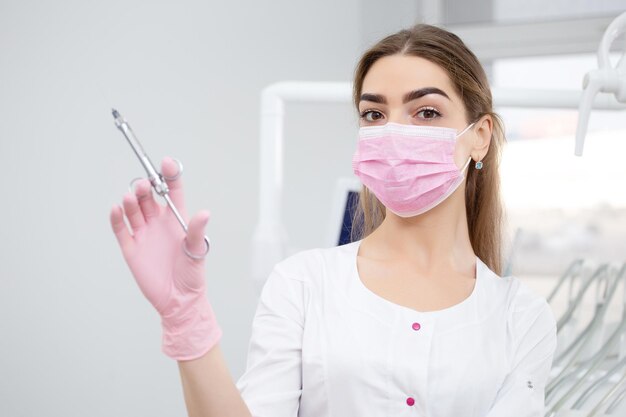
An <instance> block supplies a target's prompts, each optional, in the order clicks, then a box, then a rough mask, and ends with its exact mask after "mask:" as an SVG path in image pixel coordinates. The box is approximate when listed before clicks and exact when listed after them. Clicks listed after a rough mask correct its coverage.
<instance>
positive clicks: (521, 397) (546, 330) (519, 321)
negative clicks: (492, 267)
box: [486, 287, 557, 417]
mask: <svg viewBox="0 0 626 417" xmlns="http://www.w3.org/2000/svg"><path fill="white" fill-rule="evenodd" d="M521 292H523V293H525V294H524V295H522V296H520V297H519V298H520V300H518V303H517V306H514V308H512V311H511V313H510V316H509V331H510V333H511V335H512V340H513V343H512V345H511V347H512V358H513V360H512V364H511V365H512V366H511V372H510V373H509V374H508V375H507V377H506V378H505V380H504V382H503V384H502V387H501V388H500V390H499V391H498V394H497V395H496V399H495V401H494V403H493V405H492V407H491V409H490V411H489V412H488V413H487V415H486V417H509V416H512V415H515V416H517V417H543V415H544V412H545V411H544V409H545V387H546V382H547V380H548V377H549V374H550V369H551V367H552V359H553V357H554V352H555V350H556V341H557V335H556V320H555V318H554V314H553V312H552V309H551V308H550V305H549V304H548V303H547V302H546V301H545V299H542V298H539V297H537V296H534V295H531V294H530V292H529V291H528V289H527V288H525V287H523V288H522V291H521Z"/></svg>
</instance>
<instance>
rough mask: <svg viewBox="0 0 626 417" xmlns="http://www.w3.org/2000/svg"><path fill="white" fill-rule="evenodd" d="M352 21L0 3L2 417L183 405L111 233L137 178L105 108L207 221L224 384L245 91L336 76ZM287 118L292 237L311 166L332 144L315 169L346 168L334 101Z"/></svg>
mask: <svg viewBox="0 0 626 417" xmlns="http://www.w3.org/2000/svg"><path fill="white" fill-rule="evenodd" d="M359 16H360V15H359V12H358V1H357V0H349V1H341V2H336V1H331V0H321V1H316V2H305V1H293V0H291V1H290V0H280V1H276V0H273V1H264V2H259V1H245V2H226V1H221V2H208V1H192V0H187V1H178V2H154V1H153V2H149V1H134V2H128V1H119V0H111V1H107V2H96V1H77V0H74V1H72V0H65V1H63V2H43V1H41V2H32V1H17V0H3V1H2V2H1V3H0V163H1V169H2V171H3V173H4V175H3V177H4V179H3V181H2V182H3V185H2V188H3V197H2V204H0V218H2V227H1V229H0V230H1V232H0V245H1V246H0V254H1V255H0V256H1V261H0V415H1V416H43V415H45V416H64V417H67V416H93V417H95V416H136V415H150V416H171V415H184V414H185V412H184V403H183V399H182V390H181V387H180V382H179V376H178V369H177V366H176V363H175V362H174V361H172V360H170V359H169V358H167V357H166V356H164V355H163V354H162V353H161V351H160V335H161V330H160V323H159V319H158V316H157V314H156V313H155V312H154V311H153V309H152V307H151V306H150V305H149V303H148V302H147V301H146V300H145V299H144V298H143V296H142V295H141V293H140V291H139V290H138V288H137V286H136V284H135V282H134V280H133V278H132V276H131V275H130V273H129V272H128V270H127V268H126V265H125V264H124V262H123V260H122V257H121V255H120V253H119V250H118V247H117V244H116V242H115V239H114V237H113V234H112V233H111V231H110V227H109V220H108V213H109V210H110V207H111V205H112V204H113V203H115V202H121V197H122V195H123V193H124V192H125V191H126V187H127V184H128V181H129V180H130V179H132V178H133V177H135V176H137V175H142V171H141V168H140V166H139V164H138V162H137V160H136V158H135V156H134V155H133V154H132V152H131V150H130V148H129V147H128V145H127V144H126V143H125V140H124V139H123V137H122V136H121V134H120V133H119V132H118V131H117V130H116V129H115V127H114V125H113V121H112V118H111V115H110V108H111V107H112V106H115V107H116V108H118V109H119V110H120V111H121V112H122V114H123V115H124V116H125V117H126V118H127V119H128V120H129V122H130V123H131V125H132V126H133V128H134V130H135V132H136V133H137V135H138V137H139V138H140V140H142V142H143V144H144V147H145V148H146V150H147V151H148V153H149V154H150V155H151V157H152V159H153V160H154V161H155V162H158V163H160V160H161V158H162V157H163V156H165V155H172V156H175V157H178V158H180V159H181V160H182V161H183V162H184V163H185V174H184V178H185V185H186V188H187V190H188V198H187V200H188V206H189V208H190V211H192V212H195V211H197V210H199V209H201V208H208V209H210V210H211V211H212V213H213V217H212V221H211V223H210V224H209V227H208V234H209V236H210V237H211V239H212V242H213V250H212V252H211V254H210V256H209V261H208V263H209V268H208V273H207V275H208V281H209V284H208V286H209V293H210V299H211V301H212V303H213V305H214V308H215V310H216V313H217V315H218V318H219V321H220V322H221V324H222V326H223V328H224V332H225V335H224V338H223V341H222V347H223V350H224V351H225V354H226V359H227V361H228V365H229V367H230V369H231V371H232V374H233V377H234V378H237V377H238V376H239V375H240V374H241V373H242V372H243V370H244V367H245V357H246V350H247V344H248V339H249V332H250V323H251V319H252V315H253V313H254V308H255V303H256V300H255V299H254V296H253V293H252V288H251V286H250V284H249V276H248V271H249V261H248V259H249V241H250V237H251V235H252V231H253V227H254V225H255V222H256V215H257V201H258V185H257V171H258V125H259V117H258V115H259V97H260V90H261V89H262V88H263V87H264V86H266V85H268V84H270V83H272V82H274V81H278V80H285V79H292V80H321V81H337V80H339V81H343V80H350V79H351V76H352V71H353V68H354V65H355V63H356V59H357V57H358V54H359V52H360V41H359V36H360V35H359V30H358V24H359V18H360V17H359ZM288 112H291V115H292V116H293V118H292V119H291V120H292V121H290V122H289V124H288V125H287V127H286V129H287V134H288V137H289V138H291V139H289V140H291V141H292V142H290V143H288V144H287V146H286V148H287V151H288V155H289V158H290V162H289V163H288V165H287V167H286V169H287V175H288V178H287V180H286V181H287V182H286V187H290V189H291V190H292V191H293V192H292V194H290V198H292V200H290V202H285V204H286V205H287V206H288V207H289V208H290V213H289V214H288V223H289V224H290V225H291V227H292V228H296V227H297V228H298V230H297V231H296V232H295V233H294V240H295V241H296V242H295V243H298V244H300V245H301V246H306V245H310V244H314V243H315V239H314V238H313V239H311V238H308V237H306V236H315V233H317V230H325V225H324V227H319V224H318V225H316V224H315V222H302V221H301V220H302V219H301V216H304V215H306V216H310V215H313V216H315V215H316V213H322V212H323V213H325V212H324V210H326V205H325V204H324V203H326V202H325V201H324V192H326V191H325V189H323V188H319V187H318V188H315V189H313V188H314V187H315V186H316V184H318V183H319V182H318V183H316V182H315V174H316V173H315V169H319V166H320V163H319V161H324V160H325V159H324V158H326V159H328V148H327V146H328V145H329V144H330V145H332V144H333V143H337V142H339V143H342V145H341V147H340V148H341V152H339V154H340V155H338V156H337V158H338V159H337V160H334V161H330V162H329V163H326V162H325V164H326V165H324V166H325V167H326V166H327V165H328V166H333V167H336V170H340V171H342V172H343V173H347V174H349V173H350V159H349V156H350V152H351V151H352V149H353V146H354V139H353V136H354V135H355V134H356V130H355V129H354V126H355V125H354V123H355V118H354V116H353V113H352V110H351V109H350V108H349V107H348V106H344V107H341V106H339V107H337V106H313V107H312V108H306V107H304V106H300V107H296V108H294V109H292V110H288ZM302 123H306V126H308V127H309V128H307V131H306V132H302V131H301V127H300V126H302ZM311 126H314V128H312V129H311V128H310V127H311ZM333 126H334V127H333ZM335 127H336V128H335ZM309 130H311V131H309ZM331 130H333V131H335V132H345V135H343V134H339V135H334V136H333V137H331V136H330V135H328V133H327V132H329V131H331ZM297 141H300V142H297ZM316 141H317V142H319V146H316ZM329 141H332V142H329ZM344 142H345V144H343V143H344ZM298 143H301V144H302V146H298ZM298 158H301V159H298ZM298 161H301V163H300V164H298ZM316 161H317V162H316ZM302 167H306V170H305V169H303V168H302ZM308 169H311V170H314V172H310V171H308ZM331 174H332V172H330V173H328V172H324V175H325V177H323V178H330V177H331ZM325 181H326V182H328V179H326V180H325ZM301 184H305V185H306V187H301V186H300V185H301ZM324 186H326V183H325V184H324ZM328 192H330V191H328ZM313 197H315V198H313ZM303 198H304V200H303V201H304V202H305V203H304V204H303V203H300V204H299V205H298V204H296V203H295V202H297V201H298V200H300V199H303ZM308 213H311V214H308ZM298 217H300V221H299V222H298ZM303 223H304V225H303Z"/></svg>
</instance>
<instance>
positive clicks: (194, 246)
mask: <svg viewBox="0 0 626 417" xmlns="http://www.w3.org/2000/svg"><path fill="white" fill-rule="evenodd" d="M210 217H211V213H210V212H209V211H207V210H201V211H199V212H198V213H196V214H195V215H194V216H193V217H192V218H191V220H190V221H189V227H188V228H187V249H188V250H189V252H191V253H192V254H193V255H198V256H202V255H203V254H204V253H205V252H206V250H207V247H206V242H205V241H204V228H205V227H206V225H207V223H208V222H209V218H210Z"/></svg>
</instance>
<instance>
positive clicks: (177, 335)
mask: <svg viewBox="0 0 626 417" xmlns="http://www.w3.org/2000/svg"><path fill="white" fill-rule="evenodd" d="M354 102H355V105H356V107H357V108H358V111H359V114H360V129H359V143H358V147H357V150H356V152H355V154H354V159H353V167H354V172H355V174H356V175H357V176H358V177H359V178H360V179H361V181H362V182H363V184H364V189H363V192H362V193H361V198H360V208H359V210H358V212H357V217H356V220H357V221H358V223H359V224H360V228H359V231H360V232H361V235H360V236H359V240H356V241H355V242H354V243H351V244H348V245H344V246H341V247H337V248H330V249H315V250H308V251H304V252H301V253H299V254H296V255H294V256H291V257H289V258H287V259H286V260H284V261H282V262H280V263H279V264H277V265H276V267H275V268H274V270H273V271H272V273H271V274H270V276H269V278H268V280H267V282H266V284H265V286H264V288H263V292H262V295H261V298H260V301H259V305H258V308H257V312H256V315H255V318H254V323H253V332H252V337H251V341H250V347H249V356H248V366H247V370H246V372H245V374H244V375H243V376H242V377H241V379H240V380H239V381H238V382H237V385H235V384H233V382H232V379H231V377H230V375H229V373H228V371H227V368H226V366H225V364H224V360H223V358H222V354H221V351H220V347H219V338H220V336H221V330H220V328H219V326H218V325H217V322H216V320H215V316H214V314H213V312H212V310H211V307H210V305H209V303H208V301H207V298H206V296H205V292H204V291H205V283H204V261H203V260H202V259H195V258H193V257H190V256H186V255H185V252H184V251H183V250H182V248H181V243H182V244H185V245H187V246H186V249H187V250H188V251H189V252H190V253H191V254H194V253H197V254H199V253H202V252H203V249H204V246H203V245H204V242H203V230H204V227H205V225H206V223H207V222H208V217H209V216H208V213H207V212H206V211H202V212H200V213H198V214H196V215H195V216H194V217H193V218H192V219H191V221H190V225H189V233H188V236H187V239H186V240H185V237H184V235H183V234H182V232H181V231H180V230H179V226H178V224H177V223H176V220H175V219H174V218H173V215H172V214H171V213H170V212H169V211H168V210H165V209H164V208H162V207H160V206H159V205H157V204H156V202H155V201H154V199H153V197H152V193H151V191H150V186H149V184H148V182H147V181H144V182H142V183H140V184H139V185H138V187H137V190H136V195H132V194H128V195H126V196H125V197H124V211H125V215H126V216H127V218H128V220H129V223H130V225H131V228H132V229H133V235H131V234H130V233H129V231H128V230H127V228H126V226H125V224H124V222H123V215H124V214H123V212H122V210H121V208H120V207H114V208H113V209H112V211H111V222H112V226H113V229H114V231H115V234H116V236H117V238H118V240H119V243H120V246H121V248H122V252H123V254H124V257H125V259H126V261H127V262H128V264H129V266H130V268H131V270H132V272H133V275H134V276H135V278H136V280H137V282H138V284H139V286H140V288H141V289H142V291H143V293H144V294H145V295H146V297H147V298H148V299H149V300H150V302H151V303H152V304H153V305H154V306H155V308H156V309H157V311H159V313H160V314H161V316H162V323H163V330H164V333H163V334H164V336H163V350H164V352H165V353H166V354H168V355H169V356H170V357H172V358H174V359H177V360H178V361H179V362H178V363H179V368H180V372H181V377H182V382H183V388H184V393H185V399H186V403H187V408H188V411H189V415H191V416H249V415H254V416H258V417H282V416H285V417H286V416H296V415H299V416H305V417H309V416H315V417H325V416H341V417H344V416H380V415H389V416H398V415H420V416H433V417H452V416H455V417H456V416H463V417H473V416H476V417H478V416H481V417H485V416H489V417H495V416H518V417H520V416H537V417H538V416H542V415H543V412H542V411H543V408H544V385H545V382H546V379H547V377H548V373H549V370H550V367H551V363H552V357H553V354H554V351H555V349H556V324H555V320H554V316H553V314H552V312H551V310H550V307H549V305H548V304H547V302H546V301H545V300H544V299H542V298H540V297H538V296H536V295H535V294H533V293H532V292H531V291H530V290H529V289H528V288H527V287H526V286H525V285H523V284H522V283H521V282H520V281H519V280H517V279H516V278H513V277H506V278H501V277H499V276H498V274H499V273H500V271H501V266H500V262H501V261H500V259H501V255H500V244H501V243H500V242H501V237H500V233H501V232H500V224H501V217H502V214H501V203H500V199H499V175H498V163H499V151H500V147H501V146H502V144H503V141H504V137H503V129H502V127H501V124H500V120H499V118H498V117H497V115H496V114H494V113H493V109H492V100H491V93H490V90H489V86H488V83H487V79H486V76H485V73H484V71H483V69H482V67H481V66H480V64H479V62H478V60H477V59H476V57H475V56H474V55H473V54H472V53H471V52H470V51H469V50H468V49H467V47H466V46H465V45H464V44H463V42H462V41H461V40H460V39H459V38H458V37H456V36H455V35H453V34H451V33H449V32H447V31H445V30H443V29H439V28H436V27H433V26H428V25H417V26H415V27H413V28H411V29H410V30H403V31H400V32H398V33H396V34H394V35H391V36H389V37H387V38H385V39H383V40H381V41H380V42H379V43H378V44H376V45H374V46H373V47H372V48H371V49H370V50H369V51H367V52H366V53H365V54H364V56H363V57H362V59H361V61H360V62H359V64H358V66H357V69H356V74H355V81H354ZM162 169H163V173H164V175H167V176H173V175H174V174H175V173H176V167H175V164H174V163H173V162H172V160H171V159H165V160H164V161H163V164H162ZM169 185H170V188H171V190H172V191H171V195H172V199H173V200H174V201H175V203H176V204H177V205H178V206H180V207H183V208H184V202H183V195H182V186H181V182H180V179H177V180H173V181H169ZM185 216H186V214H185Z"/></svg>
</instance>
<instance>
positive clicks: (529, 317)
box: [481, 262, 556, 341]
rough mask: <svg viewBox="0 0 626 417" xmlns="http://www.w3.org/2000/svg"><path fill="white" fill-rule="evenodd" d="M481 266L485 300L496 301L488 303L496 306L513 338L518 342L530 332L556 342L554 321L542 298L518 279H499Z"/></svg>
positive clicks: (548, 306) (549, 308) (546, 303)
mask: <svg viewBox="0 0 626 417" xmlns="http://www.w3.org/2000/svg"><path fill="white" fill-rule="evenodd" d="M481 264H482V265H481V267H482V268H483V275H482V278H484V286H485V294H486V297H489V298H490V299H495V300H498V301H497V302H494V303H491V304H492V305H499V307H500V308H499V309H498V310H499V312H500V313H501V314H503V315H504V317H505V318H506V321H507V327H508V328H509V332H510V335H511V336H512V337H513V339H516V340H518V341H520V340H521V339H523V338H525V337H526V336H528V335H529V334H530V333H532V334H535V335H536V337H544V336H545V337H548V338H554V339H556V319H555V317H554V313H553V311H552V308H551V307H550V304H549V303H548V302H547V300H546V299H545V297H543V296H541V295H540V294H538V293H537V292H536V291H535V290H533V289H532V288H531V287H530V286H528V285H527V284H526V283H525V282H523V281H522V280H521V279H519V278H518V277H516V276H504V277H500V276H499V275H497V274H496V273H495V272H493V271H491V270H490V269H489V268H488V267H487V266H486V265H485V264H484V263H482V262H481Z"/></svg>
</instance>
